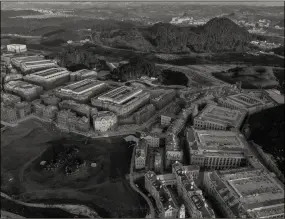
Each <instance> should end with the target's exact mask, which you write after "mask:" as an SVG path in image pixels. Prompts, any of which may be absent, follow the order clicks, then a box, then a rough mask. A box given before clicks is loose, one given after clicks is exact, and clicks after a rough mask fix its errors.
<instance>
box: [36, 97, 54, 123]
mask: <svg viewBox="0 0 285 219" xmlns="http://www.w3.org/2000/svg"><path fill="white" fill-rule="evenodd" d="M32 107H33V112H34V113H35V115H37V116H38V117H40V118H43V119H47V120H55V119H56V116H57V114H58V111H59V109H58V107H57V106H53V105H46V104H44V102H43V101H42V100H41V99H37V100H34V101H33V102H32Z"/></svg>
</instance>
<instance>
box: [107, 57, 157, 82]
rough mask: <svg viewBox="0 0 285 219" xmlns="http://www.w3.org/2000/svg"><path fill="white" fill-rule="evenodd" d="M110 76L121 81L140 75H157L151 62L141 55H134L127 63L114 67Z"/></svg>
mask: <svg viewBox="0 0 285 219" xmlns="http://www.w3.org/2000/svg"><path fill="white" fill-rule="evenodd" d="M112 76H113V78H116V79H119V80H121V81H127V80H132V79H137V78H140V77H141V76H148V77H157V71H156V68H155V64H154V63H153V62H150V61H147V60H145V59H144V58H143V57H141V56H136V57H134V58H131V59H130V61H129V63H127V64H124V65H121V66H119V67H118V68H117V69H115V71H114V72H113V73H112Z"/></svg>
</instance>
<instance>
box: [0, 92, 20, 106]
mask: <svg viewBox="0 0 285 219" xmlns="http://www.w3.org/2000/svg"><path fill="white" fill-rule="evenodd" d="M1 102H3V103H4V104H15V103H18V102H21V98H20V97H18V96H16V95H13V94H9V93H5V92H1Z"/></svg>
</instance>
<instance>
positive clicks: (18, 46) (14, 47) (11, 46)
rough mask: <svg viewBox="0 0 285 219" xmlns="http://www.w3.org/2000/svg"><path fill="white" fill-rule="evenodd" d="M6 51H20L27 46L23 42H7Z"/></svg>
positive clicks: (24, 49)
mask: <svg viewBox="0 0 285 219" xmlns="http://www.w3.org/2000/svg"><path fill="white" fill-rule="evenodd" d="M7 51H8V52H15V53H22V52H26V51H27V46H26V45H24V44H9V45H7Z"/></svg>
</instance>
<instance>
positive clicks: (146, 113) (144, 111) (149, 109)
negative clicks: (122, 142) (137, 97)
mask: <svg viewBox="0 0 285 219" xmlns="http://www.w3.org/2000/svg"><path fill="white" fill-rule="evenodd" d="M154 114H155V107H154V106H153V105H152V104H147V105H145V106H143V107H141V108H140V109H139V110H138V111H136V112H135V113H134V114H133V116H134V120H135V122H136V124H142V123H144V122H146V121H147V120H148V119H150V118H151V117H152V116H153V115H154Z"/></svg>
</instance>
